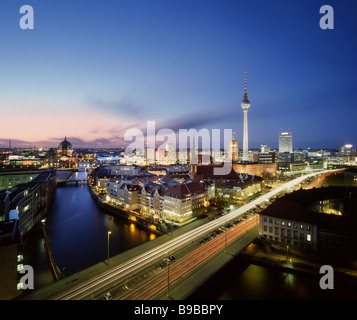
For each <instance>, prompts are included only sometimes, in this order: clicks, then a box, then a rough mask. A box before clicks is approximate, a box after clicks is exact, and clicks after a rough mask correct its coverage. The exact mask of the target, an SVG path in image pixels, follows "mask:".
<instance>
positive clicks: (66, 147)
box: [57, 137, 73, 156]
mask: <svg viewBox="0 0 357 320" xmlns="http://www.w3.org/2000/svg"><path fill="white" fill-rule="evenodd" d="M57 151H58V152H59V153H60V154H61V155H63V156H71V155H72V152H73V147H72V144H71V143H70V142H69V141H67V138H66V137H65V138H64V140H63V141H62V142H61V143H60V144H59V145H58V148H57Z"/></svg>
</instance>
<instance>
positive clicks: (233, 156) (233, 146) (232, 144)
mask: <svg viewBox="0 0 357 320" xmlns="http://www.w3.org/2000/svg"><path fill="white" fill-rule="evenodd" d="M234 134H235V132H233V137H232V140H231V141H229V143H228V152H229V154H228V157H229V160H230V161H232V162H237V161H238V152H239V150H238V141H237V140H235V139H234Z"/></svg>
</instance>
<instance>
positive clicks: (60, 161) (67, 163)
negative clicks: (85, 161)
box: [47, 137, 77, 168]
mask: <svg viewBox="0 0 357 320" xmlns="http://www.w3.org/2000/svg"><path fill="white" fill-rule="evenodd" d="M47 164H48V167H49V168H73V167H75V166H76V165H77V161H76V157H75V154H74V149H73V146H72V144H71V143H70V142H69V141H68V140H67V137H65V138H64V140H63V141H62V142H61V143H60V144H59V145H58V147H57V149H53V148H51V149H50V150H49V151H48V154H47Z"/></svg>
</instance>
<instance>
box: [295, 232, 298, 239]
mask: <svg viewBox="0 0 357 320" xmlns="http://www.w3.org/2000/svg"><path fill="white" fill-rule="evenodd" d="M294 239H298V232H297V231H294Z"/></svg>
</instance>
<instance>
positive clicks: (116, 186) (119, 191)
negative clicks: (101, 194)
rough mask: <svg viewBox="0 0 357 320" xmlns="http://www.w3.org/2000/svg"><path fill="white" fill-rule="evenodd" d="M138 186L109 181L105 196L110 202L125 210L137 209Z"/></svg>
mask: <svg viewBox="0 0 357 320" xmlns="http://www.w3.org/2000/svg"><path fill="white" fill-rule="evenodd" d="M139 192H140V186H139V185H137V184H131V183H126V182H125V181H118V180H110V181H109V183H108V186H107V196H108V197H109V198H110V199H111V201H112V202H113V203H114V204H116V205H119V206H122V207H124V208H125V209H129V210H135V209H138V208H139Z"/></svg>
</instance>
